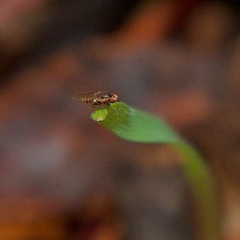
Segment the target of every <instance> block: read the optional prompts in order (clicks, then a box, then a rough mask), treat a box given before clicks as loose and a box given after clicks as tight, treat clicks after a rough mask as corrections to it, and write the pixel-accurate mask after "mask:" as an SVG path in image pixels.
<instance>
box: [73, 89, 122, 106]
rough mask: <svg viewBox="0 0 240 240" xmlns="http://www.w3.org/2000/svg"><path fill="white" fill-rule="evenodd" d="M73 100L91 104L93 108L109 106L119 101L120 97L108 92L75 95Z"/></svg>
mask: <svg viewBox="0 0 240 240" xmlns="http://www.w3.org/2000/svg"><path fill="white" fill-rule="evenodd" d="M72 98H73V99H74V100H78V101H81V102H84V103H88V104H91V105H92V106H93V107H97V106H99V107H100V106H109V105H110V103H115V102H118V101H119V96H118V95H117V94H115V93H108V92H97V93H83V94H77V95H74V96H73V97H72Z"/></svg>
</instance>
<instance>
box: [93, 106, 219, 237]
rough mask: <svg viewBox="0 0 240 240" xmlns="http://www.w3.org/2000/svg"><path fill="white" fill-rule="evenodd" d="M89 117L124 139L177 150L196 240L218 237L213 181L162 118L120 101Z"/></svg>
mask: <svg viewBox="0 0 240 240" xmlns="http://www.w3.org/2000/svg"><path fill="white" fill-rule="evenodd" d="M106 113H107V114H106ZM91 118H92V119H93V120H94V121H97V122H98V123H99V124H101V125H102V126H104V127H105V128H107V129H109V130H110V131H112V132H113V133H114V134H116V135H117V136H119V137H121V138H123V139H125V140H128V141H133V142H140V143H167V144H171V146H172V147H174V148H175V149H177V150H178V151H179V153H180V154H181V155H182V156H183V158H184V161H180V163H181V164H182V167H183V170H184V172H185V174H186V176H187V179H188V181H189V183H190V186H191V188H192V192H193V195H194V200H195V204H196V206H197V214H198V215H197V216H198V220H199V226H200V232H199V236H200V240H218V239H219V238H220V237H219V232H220V231H219V217H218V208H217V207H218V202H217V198H216V196H217V195H216V188H215V184H214V182H213V180H212V177H211V174H210V172H209V169H208V167H207V166H206V164H205V161H204V159H203V158H202V156H201V155H200V154H199V153H198V151H197V150H196V149H195V148H194V147H193V146H191V145H190V144H189V143H187V141H186V140H184V139H183V138H182V137H180V136H179V134H178V133H177V132H176V131H174V130H173V128H172V127H170V125H169V124H167V123H166V122H165V121H164V120H162V119H160V118H157V117H155V116H153V115H151V114H149V113H146V112H144V111H142V110H139V109H136V108H133V107H130V106H128V105H127V104H125V103H122V102H117V103H113V104H111V105H110V106H107V107H103V108H100V109H97V110H95V111H94V112H93V113H92V115H91Z"/></svg>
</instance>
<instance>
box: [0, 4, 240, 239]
mask: <svg viewBox="0 0 240 240" xmlns="http://www.w3.org/2000/svg"><path fill="white" fill-rule="evenodd" d="M239 14H240V4H239V1H237V0H236V1H233V0H232V1H227V0H226V1H203V0H182V1H177V0H2V1H0V114H1V117H0V132H1V133H0V142H1V144H0V196H1V197H0V213H1V214H0V239H4V240H45V239H48V240H65V239H68V240H69V239H70V240H79V239H81V240H149V239H151V240H155V239H164V240H190V239H194V236H195V235H196V233H195V230H196V226H195V224H194V221H193V219H196V218H197V216H194V206H193V204H192V202H191V197H190V196H191V194H190V189H189V186H188V183H187V181H186V178H185V176H184V175H183V172H182V171H181V167H180V165H179V161H178V160H179V159H178V156H177V155H176V154H175V153H174V152H173V151H172V150H171V149H169V148H168V146H161V145H143V144H135V143H129V142H125V141H124V140H121V139H118V138H117V137H116V136H114V135H112V134H111V133H110V132H108V131H106V130H105V129H103V128H102V127H101V126H99V125H97V124H96V123H94V122H93V121H92V120H90V117H89V116H90V113H91V112H92V110H93V109H92V108H91V107H90V106H87V105H84V104H81V103H78V102H73V101H72V100H71V97H72V95H74V94H77V93H85V92H95V91H109V92H116V93H117V94H119V95H120V96H121V100H122V101H124V102H126V103H128V104H130V105H132V106H135V107H139V108H142V109H144V110H146V111H148V112H151V113H153V114H155V115H157V116H161V117H164V118H165V119H167V120H168V121H169V122H170V123H171V124H172V125H173V126H174V127H175V128H176V129H177V130H179V131H180V132H181V133H182V134H183V135H184V136H185V137H186V138H187V139H188V140H189V141H190V142H192V143H193V144H195V145H196V147H197V148H198V149H199V150H200V151H201V152H202V154H203V155H204V156H205V157H206V160H207V164H208V165H209V167H210V169H211V171H212V174H213V176H214V178H215V180H216V182H217V185H218V189H219V199H220V202H221V204H220V209H219V211H220V212H221V216H222V219H221V224H222V227H221V230H222V237H223V238H224V239H226V240H239V239H240V177H239V176H240V34H239V30H240V28H239V25H240V24H239V23H240V19H239V16H240V15H239ZM146 124H147V123H146Z"/></svg>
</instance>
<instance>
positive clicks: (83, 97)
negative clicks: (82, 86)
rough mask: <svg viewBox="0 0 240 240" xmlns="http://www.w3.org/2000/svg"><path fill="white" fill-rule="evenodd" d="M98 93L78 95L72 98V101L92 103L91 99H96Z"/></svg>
mask: <svg viewBox="0 0 240 240" xmlns="http://www.w3.org/2000/svg"><path fill="white" fill-rule="evenodd" d="M98 95H99V92H97V93H94V92H92V93H80V94H76V95H74V96H73V97H72V99H73V100H76V101H80V102H85V103H88V102H90V101H92V100H93V99H95V98H96V97H98Z"/></svg>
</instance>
